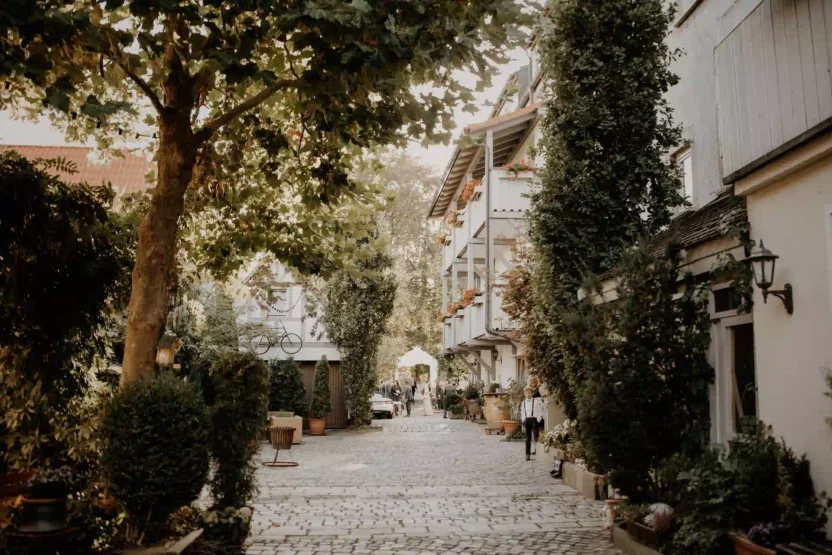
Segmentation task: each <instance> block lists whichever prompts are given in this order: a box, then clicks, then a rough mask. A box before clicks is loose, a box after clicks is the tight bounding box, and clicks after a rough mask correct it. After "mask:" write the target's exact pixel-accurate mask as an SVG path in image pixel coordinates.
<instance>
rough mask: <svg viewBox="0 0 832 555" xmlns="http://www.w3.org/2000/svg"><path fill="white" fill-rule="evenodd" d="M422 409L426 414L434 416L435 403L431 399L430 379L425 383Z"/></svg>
mask: <svg viewBox="0 0 832 555" xmlns="http://www.w3.org/2000/svg"><path fill="white" fill-rule="evenodd" d="M422 410H423V411H424V412H425V416H433V403H431V399H430V381H428V382H427V383H425V390H424V391H423V392H422Z"/></svg>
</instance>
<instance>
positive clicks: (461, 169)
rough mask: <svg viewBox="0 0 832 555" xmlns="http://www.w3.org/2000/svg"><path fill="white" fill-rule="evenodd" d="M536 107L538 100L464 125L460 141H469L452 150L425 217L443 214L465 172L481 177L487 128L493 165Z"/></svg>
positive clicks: (513, 146) (508, 151) (514, 146)
mask: <svg viewBox="0 0 832 555" xmlns="http://www.w3.org/2000/svg"><path fill="white" fill-rule="evenodd" d="M539 108H540V104H532V105H531V106H526V107H525V108H520V109H519V110H515V111H514V112H510V113H508V114H502V115H500V116H496V117H493V118H491V119H488V120H486V121H484V122H482V123H476V124H474V125H470V126H468V127H466V128H465V130H464V131H463V137H467V139H463V142H466V141H467V142H468V143H469V144H468V145H467V146H464V147H457V149H456V150H455V151H454V155H453V156H452V157H451V162H450V164H449V165H448V168H447V169H446V170H445V175H444V177H443V179H442V185H441V186H440V187H439V190H438V191H437V192H436V196H435V197H434V199H433V205H432V206H431V210H430V214H429V217H430V218H440V217H442V216H443V215H444V214H445V212H446V211H447V210H448V205H449V204H450V202H451V200H453V198H454V194H455V193H456V191H457V189H459V188H460V187H461V186H463V185H464V183H462V180H463V179H465V175H466V174H467V173H468V172H471V173H472V174H473V176H474V179H482V177H483V176H484V175H485V139H484V137H485V134H486V132H487V131H489V130H490V131H491V132H492V133H493V136H494V167H500V166H504V165H505V164H507V163H508V162H509V160H511V158H512V157H513V156H514V155H515V153H516V152H517V150H518V149H519V148H520V146H521V145H522V144H523V142H524V141H525V140H526V138H527V137H528V135H529V133H530V132H531V130H532V129H533V128H534V125H535V123H537V120H538V118H539V113H538V110H539ZM472 139H473V140H472Z"/></svg>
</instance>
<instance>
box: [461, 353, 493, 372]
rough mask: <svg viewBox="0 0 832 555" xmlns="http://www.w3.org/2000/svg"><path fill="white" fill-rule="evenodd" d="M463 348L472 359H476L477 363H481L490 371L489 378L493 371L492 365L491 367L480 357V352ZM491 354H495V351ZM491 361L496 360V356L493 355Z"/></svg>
mask: <svg viewBox="0 0 832 555" xmlns="http://www.w3.org/2000/svg"><path fill="white" fill-rule="evenodd" d="M462 348H463V349H464V350H465V351H466V352H467V353H468V354H470V355H471V356H472V357H474V359H475V360H476V361H477V362H479V363H480V364H482V365H483V366H484V367H485V369H486V370H487V371H488V375H489V376H490V375H491V369H492V367H491V365H490V364H488V363H487V362H485V359H483V358H482V357H481V356H480V354H479V353H478V352H476V351H474V350H472V349H469V348H467V347H462ZM491 352H492V353H493V352H495V351H491ZM491 360H492V361H493V360H494V355H492V356H491Z"/></svg>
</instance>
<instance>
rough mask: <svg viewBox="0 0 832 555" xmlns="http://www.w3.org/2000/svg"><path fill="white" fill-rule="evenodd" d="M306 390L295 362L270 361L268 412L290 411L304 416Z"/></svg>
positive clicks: (291, 360) (288, 360)
mask: <svg viewBox="0 0 832 555" xmlns="http://www.w3.org/2000/svg"><path fill="white" fill-rule="evenodd" d="M307 408H308V406H307V404H306V388H304V387H303V377H302V376H301V373H300V366H299V365H298V363H297V361H296V360H294V359H292V358H289V359H287V360H272V361H271V362H270V363H269V410H272V411H291V412H294V413H295V414H296V415H297V416H306V410H307Z"/></svg>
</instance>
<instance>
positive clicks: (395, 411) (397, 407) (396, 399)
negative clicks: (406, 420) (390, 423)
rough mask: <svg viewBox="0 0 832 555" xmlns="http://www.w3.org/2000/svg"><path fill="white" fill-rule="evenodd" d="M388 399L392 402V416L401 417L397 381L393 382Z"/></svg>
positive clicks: (400, 393) (400, 395)
mask: <svg viewBox="0 0 832 555" xmlns="http://www.w3.org/2000/svg"><path fill="white" fill-rule="evenodd" d="M390 398H391V399H392V400H393V414H394V415H395V416H402V388H401V387H400V386H399V382H398V381H395V382H393V387H392V389H391V391H390Z"/></svg>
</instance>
